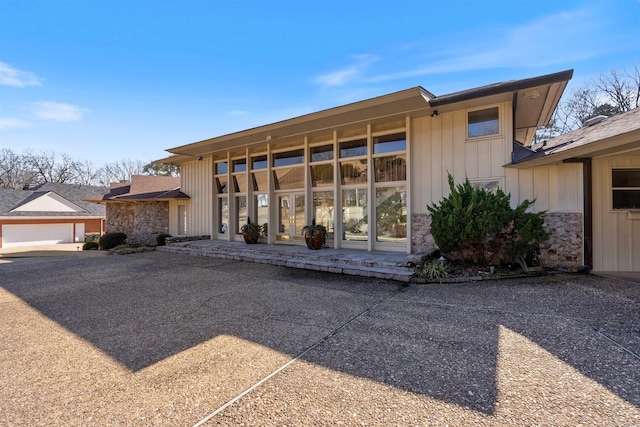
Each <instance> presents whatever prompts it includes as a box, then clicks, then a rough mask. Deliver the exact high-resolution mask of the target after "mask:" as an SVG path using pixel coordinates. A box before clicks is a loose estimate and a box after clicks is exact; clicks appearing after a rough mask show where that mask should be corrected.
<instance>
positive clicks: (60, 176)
mask: <svg viewBox="0 0 640 427" xmlns="http://www.w3.org/2000/svg"><path fill="white" fill-rule="evenodd" d="M25 161H26V163H27V164H28V165H29V167H30V168H31V169H33V171H35V173H36V175H35V177H34V180H35V183H44V182H57V183H61V184H65V183H73V182H75V179H76V175H77V169H78V166H77V162H76V161H75V160H72V159H71V158H70V157H69V156H68V155H67V154H64V153H63V154H56V153H54V152H46V151H42V152H39V153H36V152H32V151H28V152H27V154H26V155H25Z"/></svg>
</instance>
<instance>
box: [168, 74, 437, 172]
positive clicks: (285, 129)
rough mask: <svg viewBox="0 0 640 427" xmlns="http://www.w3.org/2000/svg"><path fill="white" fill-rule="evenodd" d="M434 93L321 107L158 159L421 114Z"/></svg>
mask: <svg viewBox="0 0 640 427" xmlns="http://www.w3.org/2000/svg"><path fill="white" fill-rule="evenodd" d="M433 97H434V96H433V94H431V93H429V92H428V91H427V90H425V89H424V88H422V87H419V86H418V87H414V88H411V89H406V90H403V91H400V92H394V93H391V94H388V95H383V96H379V97H376V98H371V99H367V100H364V101H359V102H355V103H352V104H347V105H343V106H340V107H336V108H331V109H328V110H323V111H318V112H315V113H311V114H307V115H304V116H300V117H295V118H292V119H289V120H284V121H280V122H276V123H272V124H269V125H265V126H260V127H256V128H252V129H247V130H243V131H240V132H235V133H231V134H228V135H223V136H219V137H216V138H211V139H206V140H203V141H199V142H195V143H192V144H187V145H182V146H180V147H175V148H171V149H168V150H167V151H168V152H169V153H171V154H173V156H170V157H167V158H164V159H160V160H156V162H158V163H165V164H180V163H183V162H185V161H190V160H195V159H197V158H199V157H201V156H206V155H210V154H214V153H218V152H226V151H227V150H232V149H238V148H244V147H257V146H261V145H266V144H268V143H273V142H275V141H278V142H280V141H282V142H286V141H287V140H293V139H296V138H301V137H303V136H314V135H320V134H323V133H327V132H329V131H333V130H340V129H342V128H348V127H353V126H357V125H359V124H367V123H371V124H375V123H382V122H389V121H393V120H397V119H404V118H406V117H407V116H411V117H414V116H422V115H424V114H425V112H427V111H429V110H430V109H431V107H430V106H429V100H430V99H432V98H433Z"/></svg>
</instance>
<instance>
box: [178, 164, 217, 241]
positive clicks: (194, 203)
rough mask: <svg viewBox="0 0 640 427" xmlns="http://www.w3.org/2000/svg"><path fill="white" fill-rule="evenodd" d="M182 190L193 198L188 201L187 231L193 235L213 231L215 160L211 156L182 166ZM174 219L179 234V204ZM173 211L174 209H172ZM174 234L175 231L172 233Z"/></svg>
mask: <svg viewBox="0 0 640 427" xmlns="http://www.w3.org/2000/svg"><path fill="white" fill-rule="evenodd" d="M180 177H181V188H180V189H181V190H182V192H183V193H185V194H187V195H188V196H189V197H191V199H190V200H189V202H188V203H187V233H188V234H189V235H191V236H195V235H204V234H209V235H210V234H211V233H212V231H213V161H212V159H211V157H205V158H203V159H202V160H195V161H192V162H187V163H183V164H182V165H181V166H180ZM174 210H175V212H174V213H173V215H174V220H173V221H172V224H174V223H175V224H174V225H173V227H176V229H175V230H174V231H175V233H176V234H177V227H178V223H177V210H178V208H177V206H176V207H175V209H174ZM172 211H173V210H172ZM172 234H173V233H172Z"/></svg>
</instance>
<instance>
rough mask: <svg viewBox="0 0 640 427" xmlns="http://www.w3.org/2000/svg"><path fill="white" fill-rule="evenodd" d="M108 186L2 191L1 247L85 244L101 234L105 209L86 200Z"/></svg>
mask: <svg viewBox="0 0 640 427" xmlns="http://www.w3.org/2000/svg"><path fill="white" fill-rule="evenodd" d="M105 190H106V188H105V187H95V186H88V185H76V184H58V183H51V182H48V183H45V184H40V185H36V186H33V187H28V186H27V187H25V189H24V190H9V189H2V190H0V248H10V247H16V246H30V245H43V244H56V243H74V242H84V240H85V234H101V233H103V232H104V226H105V209H104V206H96V205H94V204H91V203H87V202H85V201H84V199H85V198H87V197H89V196H93V195H96V194H101V193H103V192H104V191H105Z"/></svg>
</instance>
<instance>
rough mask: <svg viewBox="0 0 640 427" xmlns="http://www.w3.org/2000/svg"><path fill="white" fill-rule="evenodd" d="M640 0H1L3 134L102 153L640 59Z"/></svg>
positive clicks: (28, 144) (53, 147)
mask: <svg viewBox="0 0 640 427" xmlns="http://www.w3.org/2000/svg"><path fill="white" fill-rule="evenodd" d="M638 22H640V1H639V0H600V1H571V0H563V1H558V0H554V1H547V0H537V1H519V0H509V1H487V0H484V1H480V0H468V1H461V0H446V1H427V0H421V1H402V0H400V1H395V2H381V1H377V2H376V1H366V2H363V1H345V0H342V1H332V0H328V1H324V2H316V3H312V4H306V3H305V2H300V1H295V2H293V1H280V2H278V1H276V2H257V1H254V2H246V1H235V2H218V1H188V0H182V1H177V0H175V1H163V0H154V1H146V0H145V1H142V0H137V1H134V0H126V1H122V0H109V1H106V0H76V1H74V0H49V1H45V0H41V1H18V0H0V148H11V149H13V150H15V151H18V152H22V151H23V150H25V149H27V148H31V149H33V150H36V151H42V150H44V151H54V152H57V153H67V154H69V155H70V156H71V157H72V158H74V159H77V160H90V161H92V162H93V163H94V164H96V165H98V166H100V165H102V164H103V163H105V162H112V161H117V160H121V159H132V160H142V161H145V162H147V161H151V160H153V159H158V158H161V157H164V156H165V155H166V154H167V153H166V152H165V151H164V150H165V149H167V148H171V147H175V146H179V145H183V144H188V143H191V142H196V141H199V140H202V139H206V138H210V137H214V136H219V135H223V134H227V133H230V132H234V131H239V130H242V129H246V128H249V127H255V126H259V125H263V124H268V123H272V122H274V121H278V120H283V119H287V118H291V117H295V116H298V115H301V114H306V113H310V112H314V111H318V110H322V109H326V108H331V107H335V106H338V105H343V104H346V103H350V102H354V101H359V100H362V99H367V98H370V97H374V96H378V95H383V94H386V93H390V92H394V91H398V90H402V89H407V88H410V87H414V86H423V87H424V88H426V89H427V90H429V91H431V92H433V93H434V94H436V95H442V94H446V93H450V92H455V91H458V90H463V89H469V88H473V87H476V86H481V85H485V84H489V83H494V82H499V81H504V80H512V79H520V78H526V77H533V76H537V75H542V74H547V73H553V72H557V71H562V70H566V69H575V73H574V79H573V81H572V83H571V84H572V85H579V84H580V83H581V82H583V81H585V80H588V79H591V78H593V77H596V76H597V75H598V74H599V73H600V72H608V71H610V70H611V69H617V70H619V71H621V70H622V69H623V68H625V67H627V68H630V67H632V66H633V64H634V62H635V63H636V64H638V65H640V36H639V35H638V30H637V23H638Z"/></svg>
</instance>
